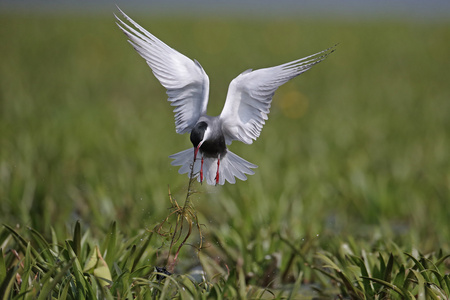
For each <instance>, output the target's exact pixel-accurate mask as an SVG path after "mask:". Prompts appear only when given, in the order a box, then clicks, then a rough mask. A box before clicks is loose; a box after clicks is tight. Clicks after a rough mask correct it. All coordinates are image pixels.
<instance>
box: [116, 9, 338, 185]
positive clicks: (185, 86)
mask: <svg viewBox="0 0 450 300" xmlns="http://www.w3.org/2000/svg"><path fill="white" fill-rule="evenodd" d="M119 11H120V13H121V14H122V15H123V17H124V18H125V19H126V20H127V21H128V23H129V24H130V25H129V24H127V23H126V22H124V21H122V20H121V19H120V18H119V17H117V15H115V17H116V19H117V25H118V26H119V27H120V29H122V31H123V32H124V33H125V34H126V36H127V37H128V39H129V42H130V44H131V45H132V46H133V47H134V49H135V50H136V51H137V52H138V53H139V55H140V56H142V57H143V58H144V59H145V61H146V62H147V64H148V65H149V66H150V68H151V69H152V71H153V74H154V75H155V77H156V78H157V79H158V80H159V82H160V83H161V84H162V85H163V86H164V87H165V88H166V89H167V95H168V97H169V98H168V101H169V102H170V105H172V106H174V107H175V108H174V110H173V112H174V113H175V127H176V132H177V133H179V134H184V133H190V140H191V142H192V145H193V147H192V148H190V149H187V150H184V151H181V152H179V153H176V154H173V155H170V156H169V157H170V158H171V159H173V161H172V162H171V164H172V165H173V166H181V167H180V169H179V171H178V172H179V173H180V174H185V173H188V175H191V168H193V169H192V172H193V173H192V174H194V176H196V177H197V180H198V181H199V182H203V181H206V182H207V183H208V184H210V185H217V184H220V185H223V184H224V183H225V181H228V182H229V183H232V184H234V183H235V182H236V179H235V178H239V179H240V180H247V176H246V175H253V174H254V173H255V172H254V171H253V170H252V169H254V168H257V166H256V165H255V164H252V163H250V162H248V161H246V160H245V159H243V158H241V157H239V156H237V155H236V154H234V153H232V152H231V151H230V150H228V148H227V145H230V144H231V142H232V141H234V140H237V141H241V142H243V143H245V144H251V143H253V141H254V140H256V139H257V138H258V137H259V135H260V133H261V129H262V128H263V125H264V124H265V121H266V120H267V115H268V114H269V110H270V105H271V102H272V97H273V95H274V93H275V91H276V90H277V89H278V87H280V86H281V85H283V84H284V83H286V82H287V81H289V80H291V79H292V78H294V77H296V76H298V75H300V74H302V73H304V72H306V71H308V70H309V69H310V68H311V67H312V66H314V65H315V64H318V63H319V62H321V61H322V60H324V59H325V58H326V57H327V56H328V55H329V54H331V53H332V52H334V48H335V46H336V45H335V46H333V47H330V48H328V49H325V50H323V51H320V52H318V53H316V54H313V55H310V56H307V57H304V58H301V59H297V60H294V61H291V62H288V63H285V64H282V65H279V66H275V67H271V68H264V69H259V70H254V71H253V70H252V69H249V70H247V71H244V72H243V73H241V74H240V75H238V76H237V77H236V78H234V79H233V80H232V81H231V83H230V85H229V87H228V94H227V97H226V101H225V105H224V107H223V110H222V112H221V113H220V115H218V116H215V117H211V116H208V115H207V114H206V108H207V104H208V96H209V78H208V75H206V72H205V70H203V68H202V66H201V65H200V63H199V62H198V61H197V60H192V59H190V58H188V57H186V56H185V55H183V54H181V53H180V52H178V51H177V50H175V49H173V48H171V47H169V46H168V45H166V44H165V43H163V42H162V41H161V40H159V39H158V38H157V37H155V36H154V35H152V34H151V33H150V32H148V31H147V30H145V29H144V28H143V27H141V26H140V25H139V24H138V23H136V22H135V21H133V20H132V19H131V18H130V17H128V16H127V15H126V14H125V13H124V12H123V11H122V10H120V8H119ZM131 25H132V26H131Z"/></svg>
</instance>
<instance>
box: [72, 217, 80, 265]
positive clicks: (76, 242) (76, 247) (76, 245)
mask: <svg viewBox="0 0 450 300" xmlns="http://www.w3.org/2000/svg"><path fill="white" fill-rule="evenodd" d="M73 252H75V255H76V256H77V257H80V255H81V225H80V221H77V222H76V223H75V228H74V230H73Z"/></svg>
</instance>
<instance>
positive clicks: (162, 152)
mask: <svg viewBox="0 0 450 300" xmlns="http://www.w3.org/2000/svg"><path fill="white" fill-rule="evenodd" d="M122 8H123V9H124V10H125V11H126V12H127V13H128V14H129V15H130V16H131V17H132V18H133V19H135V20H136V21H137V22H138V23H140V24H141V25H142V26H143V27H145V28H146V29H148V30H149V31H150V32H152V33H153V34H155V35H156V36H157V37H159V38H160V39H161V40H163V41H164V42H166V43H167V44H169V45H170V46H171V47H173V48H175V49H177V50H178V51H180V52H182V53H183V54H185V55H187V56H188V57H190V58H192V59H194V58H195V59H197V60H198V61H199V62H200V63H201V64H202V66H203V67H204V69H205V70H206V72H207V73H208V75H209V77H210V82H211V91H210V102H209V103H210V104H209V113H210V114H213V115H216V114H219V113H220V110H221V108H222V106H223V103H224V100H225V96H226V91H227V88H228V84H229V82H230V81H231V80H232V79H233V78H234V77H235V76H237V75H238V74H239V73H240V72H242V71H244V70H246V69H249V68H253V69H257V68H262V67H269V66H274V65H277V64H281V63H284V62H287V61H291V60H294V59H298V58H301V57H304V56H307V55H310V54H313V53H315V52H318V51H320V50H323V49H325V48H327V47H330V46H332V45H334V44H336V43H339V45H338V47H337V51H336V52H335V53H333V54H332V55H331V56H330V57H329V58H328V59H327V60H326V61H324V62H322V63H320V64H319V65H317V66H315V67H314V68H313V69H311V70H310V71H308V72H307V73H305V74H303V75H301V76H300V77H298V78H296V79H294V80H292V81H291V82H289V83H288V84H286V85H284V86H282V87H281V88H280V89H279V90H278V91H277V93H276V95H275V97H274V100H273V103H272V109H271V113H270V116H269V120H268V122H267V123H266V126H265V127H264V129H263V131H262V134H261V137H260V138H259V139H258V140H257V141H256V142H255V143H254V144H252V145H250V146H249V145H244V144H240V143H234V144H233V145H232V146H231V147H230V148H231V150H232V151H233V152H235V153H236V154H238V155H239V156H241V157H243V158H245V159H247V160H249V161H250V162H252V163H255V164H257V165H258V166H259V168H258V169H257V170H256V174H255V175H253V176H250V177H249V179H248V180H247V181H245V182H242V181H239V182H237V183H236V184H235V185H231V184H227V185H225V186H224V187H209V186H206V185H203V186H201V185H197V186H196V190H197V191H198V192H199V193H197V194H195V196H194V197H193V201H194V204H195V207H196V209H197V211H198V213H199V218H200V221H201V222H202V223H203V224H205V229H204V230H205V237H206V241H208V236H209V235H217V236H220V237H223V238H224V240H226V241H229V242H230V243H231V244H233V243H235V244H238V243H242V245H240V246H239V245H237V246H236V248H239V247H243V248H244V249H245V247H247V246H248V247H250V246H251V245H253V244H255V243H256V244H258V245H259V246H260V247H261V248H262V249H263V250H261V251H262V253H263V254H267V253H273V252H274V251H283V248H282V246H281V244H280V240H279V239H278V238H277V236H278V235H281V236H283V237H285V238H287V239H289V240H290V241H292V242H293V243H294V244H301V243H303V242H304V241H305V240H306V241H308V240H309V241H313V242H314V243H317V244H318V245H320V247H321V248H322V249H324V250H328V247H331V243H332V241H334V240H336V239H337V240H346V239H348V238H351V239H355V240H359V241H364V242H367V243H369V244H370V243H372V242H374V241H375V242H376V241H379V240H384V241H389V240H392V241H395V242H396V243H397V244H398V245H400V246H402V247H410V248H411V247H413V248H416V249H418V250H419V251H423V252H427V251H434V250H438V249H439V248H443V249H446V250H447V251H449V249H450V248H449V241H450V226H449V225H450V224H449V220H450V209H449V201H450V197H449V196H450V193H449V191H450V162H449V148H450V84H449V78H450V76H449V70H450V59H449V55H448V53H449V50H448V49H449V46H450V26H449V25H450V23H449V22H448V21H436V22H433V21H429V22H423V21H422V22H415V21H414V20H404V19H402V20H394V19H390V18H387V19H377V20H375V19H370V20H361V19H360V20H356V19H353V20H352V19H350V20H345V19H333V18H294V17H289V18H281V17H273V18H270V19H264V18H251V19H247V20H245V19H244V18H233V17H225V16H222V17H207V16H205V17H198V16H197V17H192V16H184V17H183V16H177V17H174V16H173V17H168V16H164V17H162V16H160V17H158V16H155V15H152V16H151V17H148V16H146V15H145V13H144V12H142V11H141V13H133V12H128V11H127V10H126V8H125V7H122ZM113 12H114V8H112V9H111V13H110V14H99V15H96V14H70V13H66V14H59V15H58V14H54V13H48V14H45V13H44V14H32V13H19V12H12V13H1V15H0V41H1V42H0V57H1V64H0V116H1V119H0V222H1V223H5V224H8V225H10V226H16V225H17V226H20V227H25V226H30V227H32V228H35V229H36V230H38V231H39V232H41V233H42V234H44V235H46V236H48V235H49V234H50V227H53V228H54V229H55V231H56V233H57V235H58V236H61V237H65V236H66V234H67V232H70V231H71V230H72V227H73V225H74V224H75V221H76V220H80V221H81V223H82V224H83V226H84V227H83V228H85V229H86V228H88V229H89V230H90V231H91V232H92V233H93V235H94V236H98V235H99V234H103V233H104V232H105V231H106V230H107V228H108V227H109V225H110V223H111V222H112V221H117V224H118V226H119V228H120V229H121V231H122V232H123V233H124V234H125V235H130V236H131V235H133V234H135V233H136V232H138V231H139V230H142V229H152V228H153V226H154V225H155V224H156V223H158V222H160V221H161V220H162V219H163V218H164V217H165V216H166V215H167V213H168V210H167V208H168V207H169V206H170V203H169V200H168V196H167V193H168V186H170V189H171V190H172V193H173V194H174V195H175V197H176V198H177V199H179V202H182V201H181V200H183V199H184V196H185V192H186V188H187V183H188V178H187V176H185V175H179V174H178V173H177V168H175V167H172V166H171V165H170V159H169V158H168V155H170V154H173V153H176V152H178V151H181V150H184V149H186V148H188V147H190V146H191V144H190V142H189V137H188V135H185V136H179V135H177V134H176V133H175V130H174V127H175V126H174V122H173V113H172V108H171V107H170V105H169V104H168V103H167V101H166V99H167V97H166V94H165V90H164V88H163V87H161V86H160V84H159V82H158V81H157V80H156V79H155V78H154V76H153V75H152V73H151V70H150V69H149V68H148V66H147V65H146V63H145V62H144V61H143V60H142V59H141V58H140V57H139V56H138V55H137V54H136V53H135V51H134V50H133V48H132V47H131V46H130V45H129V44H128V43H127V42H126V37H125V36H124V35H123V34H122V32H121V31H120V30H119V28H117V26H116V25H115V24H114V22H115V20H114V17H113V15H112V13H113ZM236 236H239V237H240V240H239V239H238V238H235V237H236Z"/></svg>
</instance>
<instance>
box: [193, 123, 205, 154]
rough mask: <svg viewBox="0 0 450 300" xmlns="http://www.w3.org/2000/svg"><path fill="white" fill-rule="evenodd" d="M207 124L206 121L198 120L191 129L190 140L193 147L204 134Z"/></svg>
mask: <svg viewBox="0 0 450 300" xmlns="http://www.w3.org/2000/svg"><path fill="white" fill-rule="evenodd" d="M207 127H208V124H206V122H198V123H197V124H195V126H194V128H193V129H192V131H191V142H192V145H194V147H195V148H197V146H198V144H199V143H200V142H201V141H202V140H203V137H204V135H205V131H206V128H207Z"/></svg>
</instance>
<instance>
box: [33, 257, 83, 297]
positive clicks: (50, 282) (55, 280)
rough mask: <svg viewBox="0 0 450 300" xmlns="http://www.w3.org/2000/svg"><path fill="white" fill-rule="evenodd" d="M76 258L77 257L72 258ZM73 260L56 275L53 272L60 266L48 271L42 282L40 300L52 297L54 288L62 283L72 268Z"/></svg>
mask: <svg viewBox="0 0 450 300" xmlns="http://www.w3.org/2000/svg"><path fill="white" fill-rule="evenodd" d="M72 260H75V259H72ZM71 266H72V262H71V261H69V262H68V263H67V264H66V265H65V266H64V267H63V268H62V269H61V270H60V271H59V272H58V273H56V275H55V276H52V274H53V273H54V272H55V271H56V270H57V269H58V268H59V266H55V267H53V268H52V269H51V270H50V271H48V272H47V273H46V274H45V275H44V277H43V278H42V280H41V281H40V283H41V284H42V288H41V290H40V292H39V297H38V300H44V299H46V298H47V297H50V296H51V294H52V292H53V289H54V288H55V286H56V285H57V284H59V283H60V281H61V279H62V278H63V277H64V276H66V273H67V271H68V270H69V269H70V268H71Z"/></svg>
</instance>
